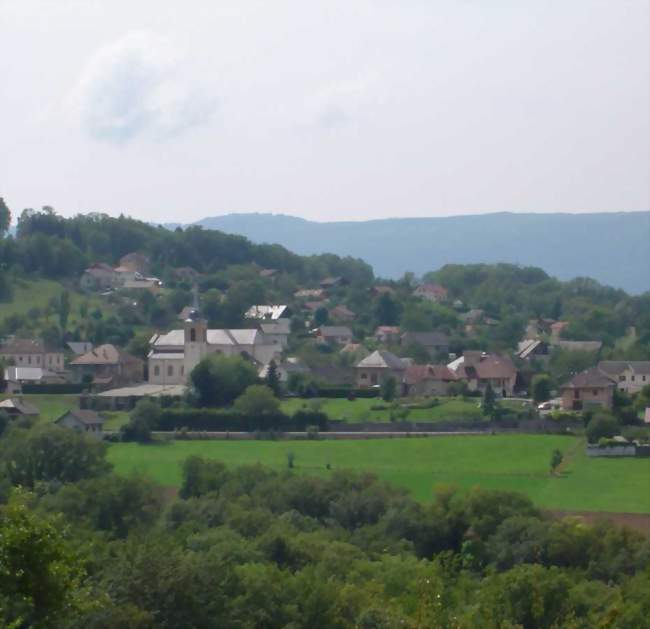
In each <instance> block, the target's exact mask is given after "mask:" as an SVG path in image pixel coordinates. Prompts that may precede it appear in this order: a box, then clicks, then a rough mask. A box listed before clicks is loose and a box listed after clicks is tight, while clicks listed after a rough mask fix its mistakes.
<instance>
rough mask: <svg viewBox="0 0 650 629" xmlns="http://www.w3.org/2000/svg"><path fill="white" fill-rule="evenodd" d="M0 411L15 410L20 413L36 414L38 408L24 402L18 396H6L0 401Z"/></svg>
mask: <svg viewBox="0 0 650 629" xmlns="http://www.w3.org/2000/svg"><path fill="white" fill-rule="evenodd" d="M0 411H7V412H12V411H17V412H18V413H20V414H21V415H38V414H39V410H38V408H37V407H36V406H34V405H33V404H30V403H29V402H25V401H24V400H21V399H20V398H8V399H6V400H2V402H0Z"/></svg>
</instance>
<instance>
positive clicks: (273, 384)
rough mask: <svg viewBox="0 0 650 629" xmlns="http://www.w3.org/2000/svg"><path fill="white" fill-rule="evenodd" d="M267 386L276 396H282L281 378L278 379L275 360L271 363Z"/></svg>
mask: <svg viewBox="0 0 650 629" xmlns="http://www.w3.org/2000/svg"><path fill="white" fill-rule="evenodd" d="M266 386H267V387H268V388H269V389H271V391H273V394H274V395H277V396H279V395H280V391H281V387H280V378H279V377H278V367H277V365H276V364H275V361H274V360H272V361H271V362H270V363H269V369H268V372H267V374H266Z"/></svg>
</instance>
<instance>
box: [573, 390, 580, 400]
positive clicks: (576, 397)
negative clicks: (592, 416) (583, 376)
mask: <svg viewBox="0 0 650 629" xmlns="http://www.w3.org/2000/svg"><path fill="white" fill-rule="evenodd" d="M573 397H574V399H576V400H579V399H580V391H578V389H575V390H574V391H573Z"/></svg>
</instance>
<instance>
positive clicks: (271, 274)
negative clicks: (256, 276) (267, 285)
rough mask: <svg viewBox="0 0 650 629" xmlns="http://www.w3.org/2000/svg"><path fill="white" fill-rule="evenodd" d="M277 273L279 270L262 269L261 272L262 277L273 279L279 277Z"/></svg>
mask: <svg viewBox="0 0 650 629" xmlns="http://www.w3.org/2000/svg"><path fill="white" fill-rule="evenodd" d="M277 273H278V270H277V269H262V270H261V271H260V277H265V278H272V277H274V276H275V275H277Z"/></svg>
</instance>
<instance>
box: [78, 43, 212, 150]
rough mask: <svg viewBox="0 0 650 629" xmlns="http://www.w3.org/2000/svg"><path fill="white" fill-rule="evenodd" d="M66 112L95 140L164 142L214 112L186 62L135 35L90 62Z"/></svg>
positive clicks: (165, 47)
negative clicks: (138, 138) (151, 140)
mask: <svg viewBox="0 0 650 629" xmlns="http://www.w3.org/2000/svg"><path fill="white" fill-rule="evenodd" d="M68 104H69V111H70V112H71V113H72V114H73V115H74V116H75V117H76V118H77V119H78V120H79V122H80V123H81V124H82V125H83V127H85V129H86V130H87V131H88V132H89V133H90V134H91V135H92V136H93V137H94V138H96V139H99V140H105V141H108V142H114V143H124V142H128V141H129V140H132V139H134V138H136V137H139V136H146V137H150V138H154V139H164V138H168V137H170V136H174V135H176V134H179V133H182V132H183V131H185V130H187V129H189V128H191V127H195V126H199V125H202V124H204V123H206V122H208V120H209V119H210V117H211V116H212V114H213V113H214V110H215V108H216V99H215V98H214V97H211V96H210V95H209V94H208V92H207V90H206V86H204V85H203V84H202V83H201V81H199V80H197V79H196V78H194V77H193V76H192V66H191V64H190V62H189V59H187V58H186V57H184V56H183V55H181V54H180V53H179V52H178V51H177V50H176V49H175V48H174V47H173V45H172V44H171V42H169V41H168V40H166V39H164V38H161V37H159V36H157V35H154V34H152V33H147V32H134V33H130V34H128V35H126V36H125V37H124V38H122V39H120V40H118V41H117V42H115V43H113V44H111V45H109V46H107V47H105V48H102V49H100V50H99V51H98V52H97V53H96V54H95V55H93V57H91V58H90V60H89V61H88V63H87V64H86V66H85V68H84V69H83V71H82V73H81V76H80V78H79V80H78V82H77V84H76V86H75V87H74V89H73V91H72V94H71V96H70V99H69V103H68Z"/></svg>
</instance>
